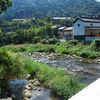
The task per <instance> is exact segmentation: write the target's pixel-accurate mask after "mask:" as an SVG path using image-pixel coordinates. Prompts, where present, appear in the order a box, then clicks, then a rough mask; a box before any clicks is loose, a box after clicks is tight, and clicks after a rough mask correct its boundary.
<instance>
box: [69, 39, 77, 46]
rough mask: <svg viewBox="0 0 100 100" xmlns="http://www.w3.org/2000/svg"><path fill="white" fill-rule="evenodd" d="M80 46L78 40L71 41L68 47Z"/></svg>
mask: <svg viewBox="0 0 100 100" xmlns="http://www.w3.org/2000/svg"><path fill="white" fill-rule="evenodd" d="M77 44H78V40H70V41H69V42H68V43H67V45H71V46H76V45H77Z"/></svg>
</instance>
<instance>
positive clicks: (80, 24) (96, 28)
mask: <svg viewBox="0 0 100 100" xmlns="http://www.w3.org/2000/svg"><path fill="white" fill-rule="evenodd" d="M73 34H74V39H77V40H84V41H86V42H91V41H92V40H94V39H99V38H100V19H90V18H77V19H76V20H75V21H74V29H73Z"/></svg>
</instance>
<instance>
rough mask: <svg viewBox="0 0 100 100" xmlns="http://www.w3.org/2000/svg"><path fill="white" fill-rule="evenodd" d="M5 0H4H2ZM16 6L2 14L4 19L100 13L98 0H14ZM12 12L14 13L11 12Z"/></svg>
mask: <svg viewBox="0 0 100 100" xmlns="http://www.w3.org/2000/svg"><path fill="white" fill-rule="evenodd" d="M2 1H3V0H2ZM12 1H13V4H14V6H13V7H11V8H9V10H8V11H7V12H5V13H3V14H2V15H1V18H2V19H4V20H10V21H11V20H12V19H14V18H32V17H36V18H40V17H46V16H48V15H49V16H68V17H69V16H70V17H76V16H82V15H85V16H91V15H94V14H95V15H96V14H100V12H99V11H100V6H99V5H100V3H99V2H97V1H96V0H12ZM11 12H12V14H11Z"/></svg>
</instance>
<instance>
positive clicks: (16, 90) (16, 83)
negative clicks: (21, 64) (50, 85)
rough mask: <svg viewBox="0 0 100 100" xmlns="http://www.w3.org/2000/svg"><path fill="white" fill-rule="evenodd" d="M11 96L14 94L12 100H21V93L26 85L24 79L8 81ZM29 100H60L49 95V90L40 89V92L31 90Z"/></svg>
mask: <svg viewBox="0 0 100 100" xmlns="http://www.w3.org/2000/svg"><path fill="white" fill-rule="evenodd" d="M10 84H11V88H12V94H15V96H16V99H14V100H22V92H23V91H24V90H25V86H26V85H28V81H27V80H26V79H14V80H12V81H10ZM30 100H61V99H60V98H58V97H56V96H55V95H53V94H51V91H50V90H49V89H46V88H43V87H41V91H39V90H38V88H37V90H33V94H32V97H31V98H30Z"/></svg>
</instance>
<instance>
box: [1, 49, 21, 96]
mask: <svg viewBox="0 0 100 100" xmlns="http://www.w3.org/2000/svg"><path fill="white" fill-rule="evenodd" d="M22 73H23V72H22V69H21V63H20V61H19V59H18V58H17V57H16V58H15V57H14V56H11V54H10V53H8V52H6V51H5V50H2V49H1V50H0V96H1V95H3V96H5V92H10V91H11V88H9V80H10V77H11V76H21V74H22ZM7 96H9V94H7Z"/></svg>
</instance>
